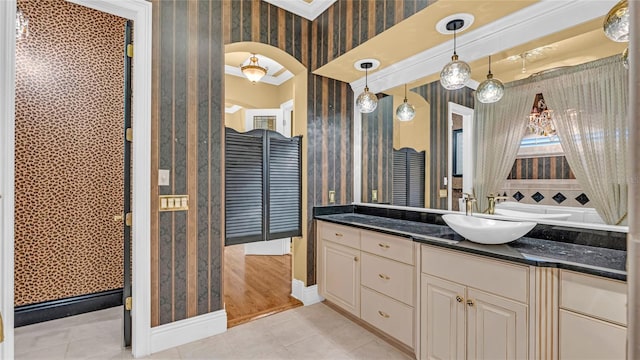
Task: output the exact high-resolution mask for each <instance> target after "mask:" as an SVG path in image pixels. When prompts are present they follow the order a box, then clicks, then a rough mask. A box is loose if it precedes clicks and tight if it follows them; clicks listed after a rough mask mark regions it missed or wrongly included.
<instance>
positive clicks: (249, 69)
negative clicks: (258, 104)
mask: <svg viewBox="0 0 640 360" xmlns="http://www.w3.org/2000/svg"><path fill="white" fill-rule="evenodd" d="M240 70H242V73H243V74H244V76H246V77H247V79H249V81H251V82H252V83H254V84H255V83H257V82H258V81H260V79H262V77H263V76H265V75H267V68H264V67H262V66H260V64H258V58H257V57H256V54H251V57H250V58H249V63H248V64H247V65H242V66H241V67H240Z"/></svg>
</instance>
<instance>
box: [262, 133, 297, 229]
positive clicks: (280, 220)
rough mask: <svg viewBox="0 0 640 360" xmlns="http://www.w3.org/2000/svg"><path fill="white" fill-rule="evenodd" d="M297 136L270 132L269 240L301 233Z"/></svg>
mask: <svg viewBox="0 0 640 360" xmlns="http://www.w3.org/2000/svg"><path fill="white" fill-rule="evenodd" d="M300 145H301V142H300V137H299V136H297V137H294V138H286V137H284V136H281V135H280V134H278V133H270V135H269V211H268V214H269V236H268V240H271V239H280V238H285V237H291V236H301V235H302V199H301V194H302V184H301V176H302V173H301V154H302V151H301V146H300Z"/></svg>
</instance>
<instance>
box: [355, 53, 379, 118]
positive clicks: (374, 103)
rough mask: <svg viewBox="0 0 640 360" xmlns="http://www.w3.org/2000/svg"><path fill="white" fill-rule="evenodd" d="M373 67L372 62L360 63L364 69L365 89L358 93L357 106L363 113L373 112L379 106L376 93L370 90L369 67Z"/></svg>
mask: <svg viewBox="0 0 640 360" xmlns="http://www.w3.org/2000/svg"><path fill="white" fill-rule="evenodd" d="M372 67H373V63H372V62H368V61H367V62H363V63H361V64H360V68H362V69H364V91H363V92H362V93H361V94H360V95H358V98H357V99H356V106H357V107H358V109H360V112H361V113H363V114H368V113H370V112H373V111H374V110H375V109H376V108H377V107H378V97H377V96H376V94H374V93H372V92H371V91H369V85H368V81H369V80H368V74H369V69H371V68H372Z"/></svg>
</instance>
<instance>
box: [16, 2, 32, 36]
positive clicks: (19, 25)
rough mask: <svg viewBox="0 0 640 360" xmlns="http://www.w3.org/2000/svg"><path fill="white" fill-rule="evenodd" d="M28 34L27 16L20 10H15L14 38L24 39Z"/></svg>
mask: <svg viewBox="0 0 640 360" xmlns="http://www.w3.org/2000/svg"><path fill="white" fill-rule="evenodd" d="M27 36H29V18H28V17H26V16H25V15H24V14H23V13H22V10H20V9H18V10H17V11H16V39H24V38H26V37H27Z"/></svg>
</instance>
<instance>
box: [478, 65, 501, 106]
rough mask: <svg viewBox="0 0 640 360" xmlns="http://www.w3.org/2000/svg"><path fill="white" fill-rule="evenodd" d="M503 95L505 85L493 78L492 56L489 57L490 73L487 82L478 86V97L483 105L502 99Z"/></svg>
mask: <svg viewBox="0 0 640 360" xmlns="http://www.w3.org/2000/svg"><path fill="white" fill-rule="evenodd" d="M503 95H504V85H503V84H502V81H500V80H498V79H494V78H493V74H492V73H491V56H489V73H488V74H487V80H485V81H483V82H482V83H480V85H478V89H477V90H476V97H477V98H478V101H480V102H481V103H484V104H490V103H494V102H496V101H499V100H500V99H502V96H503Z"/></svg>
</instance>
